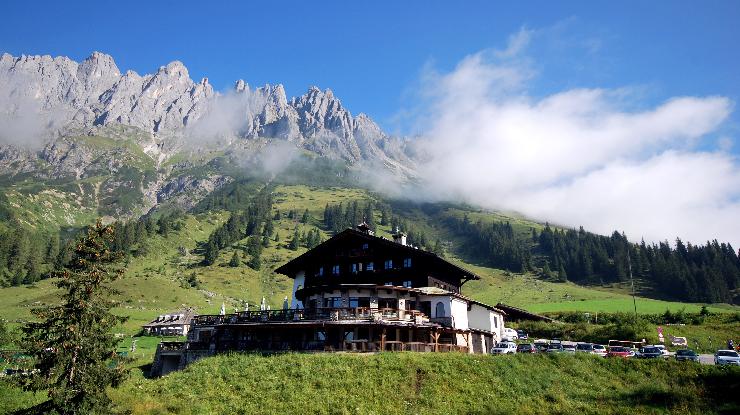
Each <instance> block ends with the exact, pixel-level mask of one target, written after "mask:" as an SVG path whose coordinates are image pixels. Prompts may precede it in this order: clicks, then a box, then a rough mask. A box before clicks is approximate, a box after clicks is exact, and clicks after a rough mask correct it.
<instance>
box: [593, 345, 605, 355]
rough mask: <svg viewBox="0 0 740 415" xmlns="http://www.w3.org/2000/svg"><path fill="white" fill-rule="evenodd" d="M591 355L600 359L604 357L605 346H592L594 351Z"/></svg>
mask: <svg viewBox="0 0 740 415" xmlns="http://www.w3.org/2000/svg"><path fill="white" fill-rule="evenodd" d="M591 353H593V354H595V355H598V356H601V357H606V346H604V345H603V344H594V351H593V352H591Z"/></svg>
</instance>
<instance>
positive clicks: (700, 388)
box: [111, 353, 740, 414]
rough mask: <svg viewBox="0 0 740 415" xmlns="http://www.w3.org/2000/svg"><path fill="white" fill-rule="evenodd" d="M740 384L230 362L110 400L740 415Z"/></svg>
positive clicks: (401, 360)
mask: <svg viewBox="0 0 740 415" xmlns="http://www.w3.org/2000/svg"><path fill="white" fill-rule="evenodd" d="M739 382H740V369H737V368H732V369H727V368H715V367H708V366H700V365H681V364H679V363H677V362H663V361H652V362H645V361H622V360H612V359H609V360H607V359H601V358H597V357H591V356H551V355H550V356H548V355H541V356H527V355H518V356H498V357H492V356H470V355H461V354H414V353H396V354H377V355H362V356H356V355H338V354H333V355H328V354H318V355H297V354H287V355H279V356H272V357H262V356H257V355H232V356H219V357H215V358H210V359H206V360H204V361H200V362H198V363H196V364H194V365H192V366H190V367H189V368H187V369H186V370H185V371H184V372H179V373H174V374H171V375H169V376H167V377H165V378H162V379H157V380H148V379H144V378H140V377H133V378H132V379H131V380H129V381H128V382H126V383H125V384H124V385H123V386H122V387H120V388H118V389H115V390H112V391H111V396H112V397H113V399H114V402H115V404H116V410H117V411H118V412H121V413H132V414H167V413H178V414H207V413H327V414H329V413H340V414H341V413H378V414H379V413H384V414H385V413H388V414H393V413H398V414H405V413H445V414H448V413H449V414H451V413H487V414H497V413H501V414H504V413H506V414H510V413H517V414H527V413H533V414H534V413H550V414H557V413H562V414H566V413H567V414H572V413H586V414H589V413H600V414H622V413H631V414H648V413H689V414H690V413H695V414H712V413H733V412H734V413H737V412H736V411H738V410H740V401H739V400H738V397H737V395H727V393H728V392H730V391H732V390H736V389H737V388H738V387H739V386H740V384H739ZM164 396H166V397H167V398H166V399H162V397H164Z"/></svg>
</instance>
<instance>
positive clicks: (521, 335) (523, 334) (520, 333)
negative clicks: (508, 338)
mask: <svg viewBox="0 0 740 415" xmlns="http://www.w3.org/2000/svg"><path fill="white" fill-rule="evenodd" d="M516 335H517V337H518V338H519V340H528V339H529V335H528V334H527V332H526V331H524V330H517V331H516Z"/></svg>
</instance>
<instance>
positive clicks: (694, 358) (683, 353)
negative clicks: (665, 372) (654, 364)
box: [676, 349, 699, 362]
mask: <svg viewBox="0 0 740 415" xmlns="http://www.w3.org/2000/svg"><path fill="white" fill-rule="evenodd" d="M676 360H677V361H679V362H681V361H691V362H698V361H699V355H698V354H696V352H695V351H693V350H691V349H679V350H676Z"/></svg>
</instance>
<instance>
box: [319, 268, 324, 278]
mask: <svg viewBox="0 0 740 415" xmlns="http://www.w3.org/2000/svg"><path fill="white" fill-rule="evenodd" d="M323 276H324V267H319V277H323Z"/></svg>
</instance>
